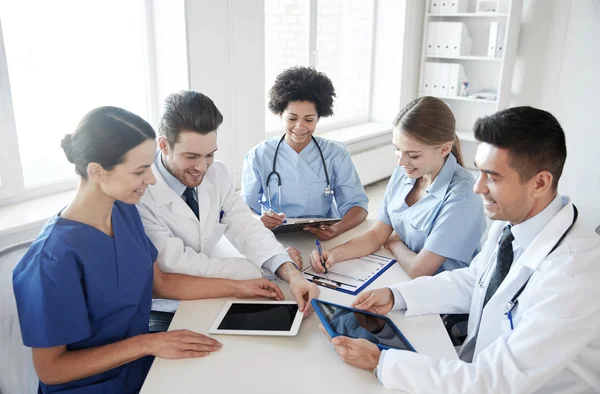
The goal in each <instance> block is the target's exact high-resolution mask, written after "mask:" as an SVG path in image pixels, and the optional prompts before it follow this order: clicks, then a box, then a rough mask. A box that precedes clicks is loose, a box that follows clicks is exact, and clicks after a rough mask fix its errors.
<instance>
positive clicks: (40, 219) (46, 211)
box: [0, 190, 75, 237]
mask: <svg viewBox="0 0 600 394" xmlns="http://www.w3.org/2000/svg"><path fill="white" fill-rule="evenodd" d="M74 195H75V190H70V191H66V192H61V193H55V194H50V195H47V196H44V197H39V198H34V199H31V200H27V201H23V202H19V203H16V204H11V205H5V206H2V207H0V237H3V236H5V235H9V234H14V233H18V232H21V231H26V230H29V229H32V228H34V227H36V226H41V225H43V224H44V223H45V222H46V221H47V220H48V219H49V218H50V217H52V216H53V215H55V214H56V213H58V212H59V211H60V210H61V209H62V208H64V207H65V206H66V205H67V204H68V203H69V202H70V201H71V199H72V198H73V196H74Z"/></svg>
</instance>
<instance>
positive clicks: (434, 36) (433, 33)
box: [425, 22, 438, 56]
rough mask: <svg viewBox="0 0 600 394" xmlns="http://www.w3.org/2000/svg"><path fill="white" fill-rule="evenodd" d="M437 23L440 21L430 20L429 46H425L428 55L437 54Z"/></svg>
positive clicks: (428, 31) (428, 27)
mask: <svg viewBox="0 0 600 394" xmlns="http://www.w3.org/2000/svg"><path fill="white" fill-rule="evenodd" d="M437 25H438V22H429V24H428V25H427V47H426V48H425V54H426V55H430V56H433V55H435V45H436V41H437V33H436V28H437Z"/></svg>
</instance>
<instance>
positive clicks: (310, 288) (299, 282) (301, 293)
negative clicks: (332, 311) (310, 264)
mask: <svg viewBox="0 0 600 394" xmlns="http://www.w3.org/2000/svg"><path fill="white" fill-rule="evenodd" d="M296 272H298V271H296ZM290 292H291V293H292V296H293V297H294V298H295V299H296V301H297V302H298V308H300V311H301V312H303V313H304V316H308V315H310V314H311V313H312V311H313V308H312V305H311V304H310V300H312V299H313V298H319V294H320V293H321V290H319V288H318V287H317V285H315V284H314V283H311V282H309V281H307V280H306V278H305V277H304V276H303V275H302V274H301V273H300V272H298V274H295V275H293V276H292V278H291V279H290Z"/></svg>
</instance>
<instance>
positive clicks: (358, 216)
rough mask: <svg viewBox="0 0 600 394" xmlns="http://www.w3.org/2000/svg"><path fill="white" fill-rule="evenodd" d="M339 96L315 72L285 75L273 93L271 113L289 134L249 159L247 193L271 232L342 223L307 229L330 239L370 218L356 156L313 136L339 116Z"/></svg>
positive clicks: (296, 70)
mask: <svg viewBox="0 0 600 394" xmlns="http://www.w3.org/2000/svg"><path fill="white" fill-rule="evenodd" d="M334 97H335V91H334V88H333V84H332V83H331V80H330V79H329V78H328V77H327V76H326V75H325V74H323V73H320V72H318V71H316V70H315V69H313V68H309V67H293V68H290V69H288V70H285V71H283V72H282V73H281V74H279V75H278V76H277V78H276V80H275V84H274V85H273V87H272V88H271V89H270V91H269V109H270V110H271V112H273V113H274V114H276V115H278V116H279V117H280V118H281V121H282V124H283V128H284V130H285V134H284V135H283V136H282V137H276V138H273V139H269V140H266V141H264V142H261V143H260V144H258V145H257V146H255V147H254V148H253V149H252V150H250V151H249V152H248V153H247V154H246V158H245V160H244V168H243V172H242V191H241V195H242V198H243V199H244V201H245V202H246V204H248V206H250V208H251V209H252V210H253V211H255V212H257V213H262V216H261V220H262V222H263V223H264V224H265V226H266V227H267V228H270V229H272V228H274V227H276V226H278V225H280V224H281V223H282V222H283V220H284V218H285V217H291V218H302V217H311V218H312V217H318V218H341V219H342V221H341V222H339V223H336V224H334V225H331V226H321V227H320V228H308V229H306V230H307V231H310V232H312V233H313V234H315V235H316V236H317V237H318V238H319V239H321V240H328V239H331V238H333V237H335V236H337V235H339V234H341V233H343V232H345V231H347V230H350V229H351V228H354V227H356V226H357V225H359V224H360V223H361V222H362V221H363V220H365V219H366V217H367V208H368V203H369V200H368V198H367V195H366V193H365V190H364V188H363V187H362V184H361V182H360V179H359V178H358V174H357V172H356V168H354V164H353V163H352V160H351V159H350V154H349V153H348V151H346V148H345V147H344V146H343V145H342V144H340V143H337V142H333V141H329V140H326V139H324V138H321V137H314V136H313V134H314V132H315V129H316V127H317V123H318V122H319V119H321V118H322V117H327V116H331V115H333V99H334ZM259 200H260V201H263V202H266V203H267V205H268V206H270V207H271V208H272V209H273V210H274V211H277V212H279V214H276V213H274V212H272V211H270V210H266V209H264V208H263V207H262V206H261V204H260V203H259Z"/></svg>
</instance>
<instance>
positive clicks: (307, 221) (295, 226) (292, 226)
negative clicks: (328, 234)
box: [271, 218, 342, 234]
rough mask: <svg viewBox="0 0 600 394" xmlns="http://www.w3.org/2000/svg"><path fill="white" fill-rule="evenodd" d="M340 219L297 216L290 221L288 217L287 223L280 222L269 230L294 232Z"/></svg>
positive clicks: (339, 220) (337, 221)
mask: <svg viewBox="0 0 600 394" xmlns="http://www.w3.org/2000/svg"><path fill="white" fill-rule="evenodd" d="M341 221H342V219H337V218H336V219H332V218H299V219H295V220H294V222H292V219H290V222H289V223H286V224H280V225H279V226H277V227H273V229H272V230H271V231H273V233H274V234H285V233H294V232H299V231H303V230H304V229H305V228H306V227H318V226H321V225H327V226H331V225H332V224H336V223H339V222H341Z"/></svg>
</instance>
